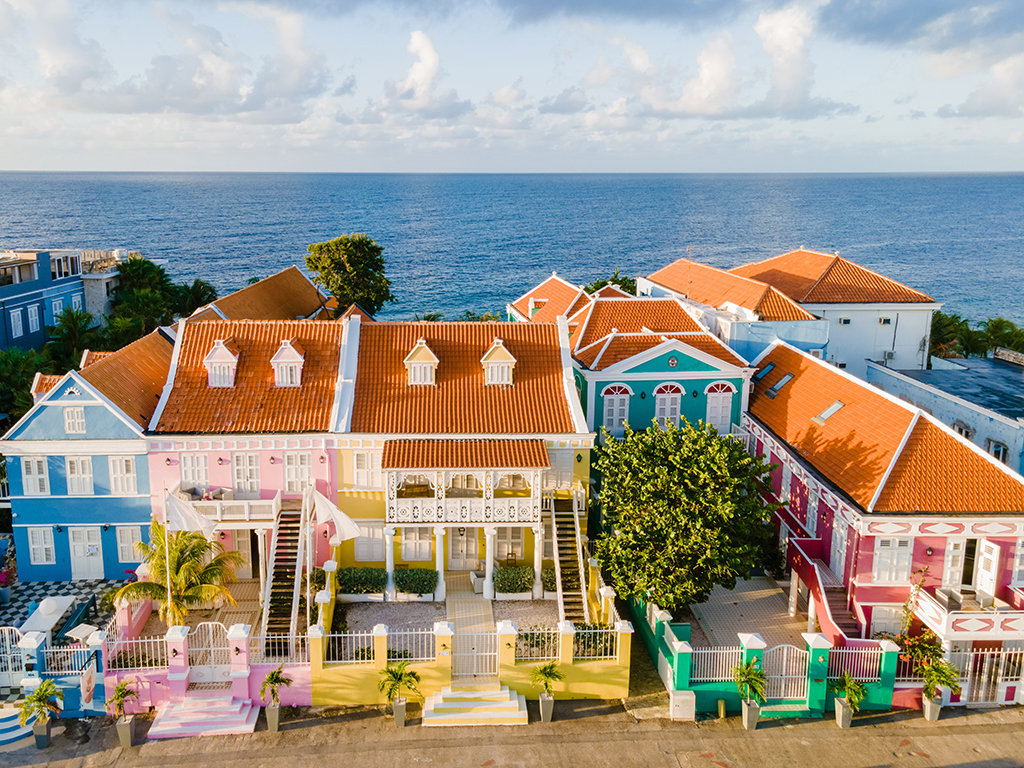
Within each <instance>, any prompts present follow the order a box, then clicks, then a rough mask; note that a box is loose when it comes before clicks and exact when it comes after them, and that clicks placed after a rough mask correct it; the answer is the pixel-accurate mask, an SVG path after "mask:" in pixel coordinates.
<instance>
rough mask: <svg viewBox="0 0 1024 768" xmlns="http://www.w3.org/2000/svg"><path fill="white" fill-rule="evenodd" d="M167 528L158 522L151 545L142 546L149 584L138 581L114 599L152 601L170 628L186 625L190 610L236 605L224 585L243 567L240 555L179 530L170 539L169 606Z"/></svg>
mask: <svg viewBox="0 0 1024 768" xmlns="http://www.w3.org/2000/svg"><path fill="white" fill-rule="evenodd" d="M164 535H165V531H164V526H163V525H162V524H160V523H159V522H157V521H156V520H154V521H153V523H152V524H151V525H150V527H149V542H148V543H142V544H139V545H138V546H139V550H140V551H141V552H142V560H143V562H144V563H146V564H147V565H148V566H149V578H150V580H149V581H136V582H133V583H131V584H126V585H125V586H123V587H121V589H120V590H118V592H117V595H116V596H115V600H134V599H136V598H146V597H148V598H150V599H152V600H154V601H156V602H158V603H159V604H160V618H161V619H162V620H163V621H164V623H165V624H167V626H168V627H170V626H181V625H184V624H185V619H186V618H187V616H188V612H189V609H195V608H198V607H199V606H201V605H207V604H210V603H212V602H213V601H214V600H217V599H218V598H223V599H224V600H227V602H228V603H230V604H231V605H235V599H234V598H233V597H232V596H231V591H230V590H229V589H228V588H227V587H226V586H225V585H226V584H227V583H228V582H229V581H231V580H232V579H234V569H235V568H237V567H238V566H240V565H242V563H243V562H244V558H243V556H242V554H241V553H239V552H235V551H230V552H226V551H225V550H224V547H223V546H222V545H221V544H220V542H210V541H207V540H206V537H204V536H203V534H201V533H197V532H195V531H178V532H177V533H172V534H171V536H170V541H169V546H170V569H169V570H170V574H171V578H170V582H171V590H170V604H169V605H168V603H167V597H168V595H167V573H168V567H167V557H166V555H165V540H164Z"/></svg>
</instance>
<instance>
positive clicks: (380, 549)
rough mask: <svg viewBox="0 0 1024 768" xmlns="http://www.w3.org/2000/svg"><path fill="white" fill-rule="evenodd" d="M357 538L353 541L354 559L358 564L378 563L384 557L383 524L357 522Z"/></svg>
mask: <svg viewBox="0 0 1024 768" xmlns="http://www.w3.org/2000/svg"><path fill="white" fill-rule="evenodd" d="M357 525H358V526H359V536H357V537H356V538H355V539H354V541H355V559H356V562H359V563H372V562H379V561H382V560H384V559H385V557H384V523H382V522H381V523H376V522H374V523H370V522H357Z"/></svg>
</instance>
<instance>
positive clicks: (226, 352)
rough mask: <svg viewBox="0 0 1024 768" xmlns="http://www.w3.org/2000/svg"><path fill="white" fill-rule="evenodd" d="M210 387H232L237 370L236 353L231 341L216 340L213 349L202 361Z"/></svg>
mask: <svg viewBox="0 0 1024 768" xmlns="http://www.w3.org/2000/svg"><path fill="white" fill-rule="evenodd" d="M203 364H204V365H205V366H206V373H207V376H208V380H209V384H210V386H211V387H233V386H234V385H235V371H236V369H237V368H238V351H237V350H236V349H235V348H234V345H233V344H232V343H231V339H216V340H215V341H214V342H213V349H211V350H210V352H209V354H207V355H206V357H205V358H204V359H203Z"/></svg>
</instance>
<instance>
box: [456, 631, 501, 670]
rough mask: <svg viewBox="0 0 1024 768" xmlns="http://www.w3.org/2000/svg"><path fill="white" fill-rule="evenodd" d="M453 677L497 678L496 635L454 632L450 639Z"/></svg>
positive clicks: (490, 633) (494, 633)
mask: <svg viewBox="0 0 1024 768" xmlns="http://www.w3.org/2000/svg"><path fill="white" fill-rule="evenodd" d="M452 676H453V677H497V676H498V633H497V632H466V633H460V632H456V633H455V636H454V637H453V638H452Z"/></svg>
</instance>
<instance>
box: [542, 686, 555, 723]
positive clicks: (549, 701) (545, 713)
mask: <svg viewBox="0 0 1024 768" xmlns="http://www.w3.org/2000/svg"><path fill="white" fill-rule="evenodd" d="M554 711H555V697H554V696H548V695H547V694H546V693H542V694H541V695H540V721H541V722H542V723H550V722H551V715H552V714H553V713H554Z"/></svg>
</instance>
